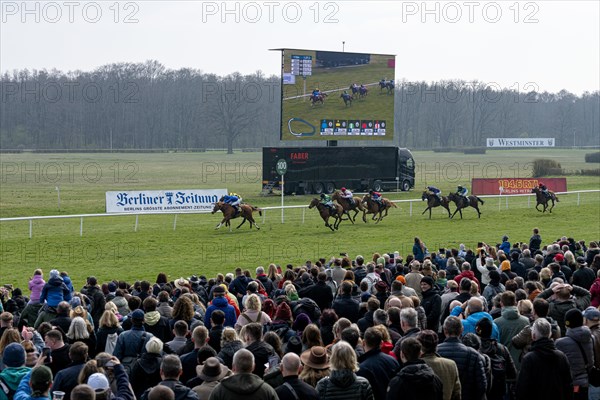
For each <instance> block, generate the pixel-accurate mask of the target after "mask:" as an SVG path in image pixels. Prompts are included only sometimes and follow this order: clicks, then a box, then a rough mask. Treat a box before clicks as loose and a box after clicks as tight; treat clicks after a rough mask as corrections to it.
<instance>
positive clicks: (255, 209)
mask: <svg viewBox="0 0 600 400" xmlns="http://www.w3.org/2000/svg"><path fill="white" fill-rule="evenodd" d="M252 211H258V215H260V216H261V217H262V208H258V207H254V206H253V207H252Z"/></svg>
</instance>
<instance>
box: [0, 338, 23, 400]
mask: <svg viewBox="0 0 600 400" xmlns="http://www.w3.org/2000/svg"><path fill="white" fill-rule="evenodd" d="M25 356H26V355H25V349H24V348H23V346H21V344H20V343H11V344H9V345H8V346H6V347H5V348H4V351H3V352H2V363H3V364H4V366H5V368H4V369H3V370H2V372H0V400H7V399H8V397H9V396H12V394H13V393H15V392H16V390H17V387H18V386H19V382H20V381H21V379H22V378H23V377H24V376H25V375H26V374H27V373H28V372H29V371H30V370H31V368H29V367H26V366H25Z"/></svg>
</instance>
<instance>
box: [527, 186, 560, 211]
mask: <svg viewBox="0 0 600 400" xmlns="http://www.w3.org/2000/svg"><path fill="white" fill-rule="evenodd" d="M531 193H535V199H536V202H537V204H536V205H535V209H536V210H538V211H539V212H546V209H547V208H548V202H551V203H552V205H551V206H550V208H549V209H548V211H549V212H552V209H553V208H554V202H555V201H556V202H557V203H558V196H556V194H554V192H553V191H551V190H548V194H549V195H550V196H549V197H546V195H545V194H544V193H543V192H542V191H541V190H540V188H539V187H534V188H533V189H532V190H531ZM540 204H541V205H543V206H544V209H543V210H540V209H539V208H538V207H539V205H540Z"/></svg>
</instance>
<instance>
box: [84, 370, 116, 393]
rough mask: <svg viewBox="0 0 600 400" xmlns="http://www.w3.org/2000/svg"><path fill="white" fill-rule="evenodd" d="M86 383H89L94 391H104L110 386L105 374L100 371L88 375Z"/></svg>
mask: <svg viewBox="0 0 600 400" xmlns="http://www.w3.org/2000/svg"><path fill="white" fill-rule="evenodd" d="M87 384H88V385H90V386H91V387H92V389H94V391H95V392H96V393H99V392H100V393H101V392H104V391H105V390H108V388H110V383H108V379H107V378H106V375H104V374H103V373H100V372H96V373H95V374H92V375H90V377H89V378H88V381H87Z"/></svg>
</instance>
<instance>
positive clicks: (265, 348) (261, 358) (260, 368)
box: [246, 340, 275, 378]
mask: <svg viewBox="0 0 600 400" xmlns="http://www.w3.org/2000/svg"><path fill="white" fill-rule="evenodd" d="M246 350H248V351H250V352H251V353H252V354H254V371H252V372H253V373H254V374H256V375H258V376H260V377H261V378H262V377H263V376H264V375H265V369H266V368H265V364H268V363H269V357H270V356H272V355H273V354H275V350H273V347H271V345H270V344H268V343H266V342H263V341H261V340H257V341H255V342H252V343H250V344H249V345H248V346H246Z"/></svg>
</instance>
